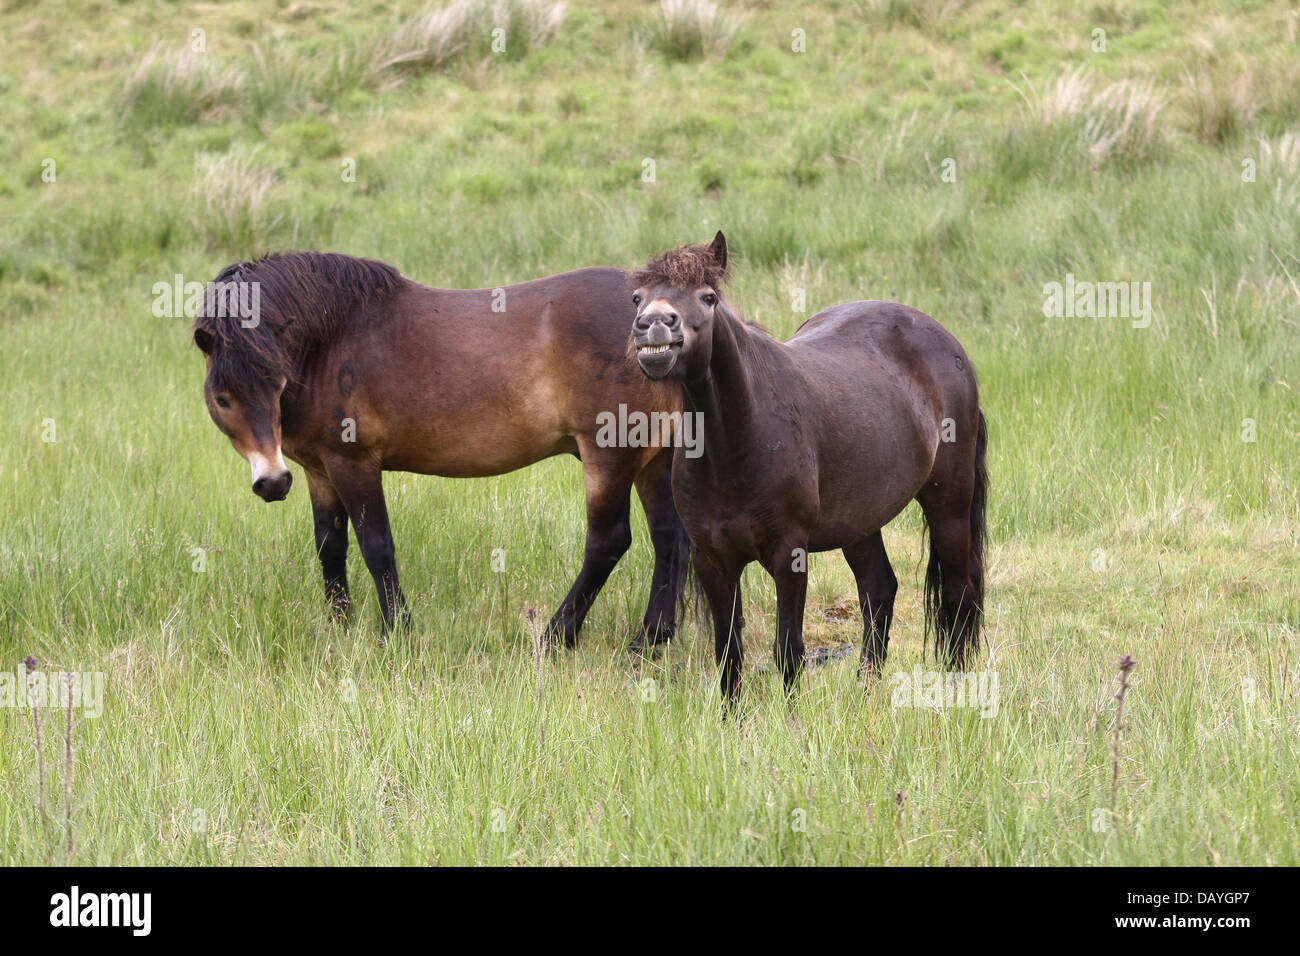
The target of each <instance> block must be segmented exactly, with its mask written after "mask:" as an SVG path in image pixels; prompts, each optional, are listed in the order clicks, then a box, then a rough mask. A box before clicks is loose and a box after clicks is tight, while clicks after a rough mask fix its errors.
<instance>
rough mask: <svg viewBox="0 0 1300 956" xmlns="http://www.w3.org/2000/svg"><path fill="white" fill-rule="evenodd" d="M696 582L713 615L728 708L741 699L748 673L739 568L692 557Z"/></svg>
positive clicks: (715, 647) (696, 555) (708, 557)
mask: <svg viewBox="0 0 1300 956" xmlns="http://www.w3.org/2000/svg"><path fill="white" fill-rule="evenodd" d="M692 564H693V565H694V567H695V577H696V580H698V581H699V582H700V588H701V590H703V591H704V596H705V598H706V599H707V600H708V602H709V611H710V612H711V613H712V614H713V650H714V656H715V657H716V658H717V661H718V671H719V681H720V682H721V685H722V700H723V703H725V704H726V706H727V708H728V709H730V708H731V707H733V706H734V705H735V703H736V701H738V700H739V699H740V679H741V675H742V674H743V673H744V670H745V644H744V634H743V632H744V628H745V612H744V609H743V608H742V607H741V604H740V572H741V571H742V570H743V569H744V565H743V564H742V565H741V566H740V567H734V568H733V567H729V566H725V565H724V564H723V563H722V562H720V561H718V560H716V559H715V558H714V557H712V556H711V555H708V554H705V553H704V552H703V551H699V550H697V551H695V552H694V554H693V555H692Z"/></svg>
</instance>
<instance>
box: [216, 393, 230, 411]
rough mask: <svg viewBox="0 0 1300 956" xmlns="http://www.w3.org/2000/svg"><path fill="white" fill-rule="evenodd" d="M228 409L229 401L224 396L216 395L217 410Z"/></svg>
mask: <svg viewBox="0 0 1300 956" xmlns="http://www.w3.org/2000/svg"><path fill="white" fill-rule="evenodd" d="M229 407H230V399H228V398H226V396H224V395H218V396H217V408H229Z"/></svg>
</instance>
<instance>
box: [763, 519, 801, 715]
mask: <svg viewBox="0 0 1300 956" xmlns="http://www.w3.org/2000/svg"><path fill="white" fill-rule="evenodd" d="M768 572H769V573H770V574H771V575H772V579H773V580H774V581H775V582H776V641H775V642H774V643H773V645H772V654H773V656H775V658H776V664H777V667H779V668H780V669H781V676H782V677H783V678H784V679H785V692H786V694H793V693H794V690H795V687H796V686H797V685H798V683H799V675H800V674H801V673H802V672H803V664H804V648H803V609H804V600H805V598H806V597H807V594H808V548H807V547H806V546H804V545H797V546H788V547H782V548H778V549H777V552H776V554H775V555H773V557H772V559H771V561H770V562H769V564H768Z"/></svg>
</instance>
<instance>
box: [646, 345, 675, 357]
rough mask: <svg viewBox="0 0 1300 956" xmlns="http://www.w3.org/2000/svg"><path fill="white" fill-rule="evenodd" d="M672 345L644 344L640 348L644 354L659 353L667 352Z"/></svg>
mask: <svg viewBox="0 0 1300 956" xmlns="http://www.w3.org/2000/svg"><path fill="white" fill-rule="evenodd" d="M670 348H672V346H671V345H643V346H641V348H640V349H639V351H640V352H641V354H643V355H658V354H659V353H660V352H667V351H668V350H669V349H670Z"/></svg>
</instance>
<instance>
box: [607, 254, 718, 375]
mask: <svg viewBox="0 0 1300 956" xmlns="http://www.w3.org/2000/svg"><path fill="white" fill-rule="evenodd" d="M726 273H727V239H726V237H725V236H723V234H722V233H721V232H719V233H718V234H717V235H716V236H714V237H713V241H712V242H711V243H709V244H708V245H707V246H706V245H698V246H679V247H678V248H676V249H673V250H671V251H670V252H665V253H664V254H663V255H661V256H659V257H658V258H657V259H655V260H653V261H652V262H651V263H650V264H649V265H647V266H645V267H644V268H642V269H637V270H636V271H634V272H633V273H632V275H631V278H630V279H629V283H628V284H629V285H630V286H631V287H632V290H633V291H632V304H633V305H635V306H636V310H637V312H636V320H635V321H634V322H633V324H632V345H633V347H634V348H635V349H636V360H637V363H638V364H639V365H640V366H641V370H642V371H643V372H645V374H646V375H648V376H649V377H650V378H653V379H663V378H667V377H668V376H669V375H674V373H676V374H675V375H674V377H675V378H681V379H685V380H690V381H693V380H696V379H699V378H703V377H704V376H705V375H706V374H707V373H708V369H709V362H710V361H711V360H712V354H711V353H712V349H713V322H714V319H715V318H716V316H717V310H718V306H719V304H720V303H721V301H722V280H723V277H724V276H725V275H726Z"/></svg>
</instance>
